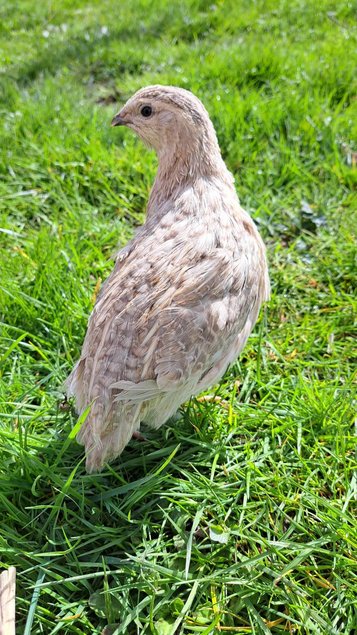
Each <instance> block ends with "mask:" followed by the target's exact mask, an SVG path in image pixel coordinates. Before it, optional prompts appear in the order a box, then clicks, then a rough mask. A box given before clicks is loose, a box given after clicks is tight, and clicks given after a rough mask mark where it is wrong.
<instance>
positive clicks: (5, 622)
mask: <svg viewBox="0 0 357 635" xmlns="http://www.w3.org/2000/svg"><path fill="white" fill-rule="evenodd" d="M15 582H16V569H15V567H10V568H9V569H6V570H5V571H3V572H2V573H0V635H15V591H16V585H15Z"/></svg>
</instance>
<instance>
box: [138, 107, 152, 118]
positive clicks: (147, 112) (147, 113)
mask: <svg viewBox="0 0 357 635" xmlns="http://www.w3.org/2000/svg"><path fill="white" fill-rule="evenodd" d="M140 113H141V114H142V116H143V117H150V115H151V114H152V108H151V106H143V107H142V109H141V110H140Z"/></svg>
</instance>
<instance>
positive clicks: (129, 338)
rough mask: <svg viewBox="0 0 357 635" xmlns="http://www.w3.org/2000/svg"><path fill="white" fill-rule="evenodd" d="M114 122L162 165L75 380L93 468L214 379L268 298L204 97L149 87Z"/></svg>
mask: <svg viewBox="0 0 357 635" xmlns="http://www.w3.org/2000/svg"><path fill="white" fill-rule="evenodd" d="M143 109H144V110H143ZM148 109H149V110H148ZM150 109H151V113H150V114H149V115H148V112H150ZM144 113H145V114H144ZM113 125H126V126H128V127H129V128H132V129H133V130H134V131H135V132H136V133H137V134H138V135H139V136H140V137H141V138H142V139H143V140H144V141H145V142H146V143H148V144H149V145H151V146H152V147H153V148H154V149H155V150H156V152H157V155H158V159H159V167H158V172H157V176H156V180H155V183H154V186H153V189H152V191H151V194H150V198H149V202H148V206H147V218H146V222H145V224H144V225H143V226H142V227H141V228H140V229H139V230H138V232H137V234H136V236H135V238H134V239H133V240H131V241H130V242H129V243H128V245H127V246H126V247H124V249H123V250H121V251H120V252H119V254H118V257H117V260H116V265H115V267H114V270H113V272H112V273H111V275H110V276H109V278H108V279H107V281H106V282H105V284H104V285H103V287H102V289H101V292H100V294H99V297H98V299H97V302H96V305H95V307H94V310H93V312H92V315H91V317H90V319H89V324H88V330H87V334H86V337H85V340H84V344H83V349H82V353H81V357H80V359H79V361H78V363H77V364H76V366H75V368H74V369H73V371H72V373H71V375H70V377H69V378H68V380H67V390H68V394H69V395H73V396H74V397H75V402H76V408H77V410H78V412H79V413H81V412H83V411H84V410H85V409H86V408H87V407H88V405H89V404H92V406H91V410H90V413H89V415H88V417H87V419H86V421H85V423H84V424H83V426H82V429H81V430H80V432H79V434H78V437H77V439H78V441H79V442H80V443H83V444H84V445H85V450H86V455H87V463H86V466H87V470H88V471H89V472H91V471H93V470H100V469H101V468H102V467H103V465H104V463H105V462H106V461H111V460H113V459H114V458H115V457H117V456H118V455H119V454H120V453H121V452H122V450H123V448H124V447H125V445H126V444H127V443H128V441H129V440H130V438H131V436H132V435H133V433H134V432H136V431H138V430H139V428H140V424H141V422H146V423H147V424H148V425H150V426H152V427H154V428H157V427H159V426H161V425H162V424H163V423H165V421H167V419H168V418H169V417H170V416H172V415H173V414H174V413H175V412H176V410H177V408H178V407H179V406H180V405H181V404H182V403H183V402H184V401H186V400H187V399H189V398H190V396H191V395H195V394H197V393H198V392H200V391H201V390H204V389H206V388H208V387H209V386H210V385H212V384H213V383H215V382H217V381H218V380H219V378H220V377H221V376H222V375H223V373H224V372H225V370H226V368H227V366H228V365H229V364H230V363H231V362H232V361H234V359H236V357H237V356H238V355H239V353H240V352H241V350H242V348H243V347H244V345H245V343H246V340H247V338H248V336H249V334H250V332H251V330H252V328H253V326H254V324H255V322H256V319H257V317H258V313H259V308H260V306H261V303H262V302H263V301H264V300H267V299H268V297H269V278H268V272H267V263H266V257H265V248H264V245H263V242H262V240H261V238H260V236H259V234H258V232H257V229H256V227H255V225H254V223H253V221H252V219H251V218H250V216H249V215H248V214H247V213H246V212H245V211H244V210H243V209H242V208H241V206H240V204H239V200H238V197H237V195H236V192H235V189H234V185H233V178H232V175H231V174H230V173H229V171H228V170H227V168H226V166H225V164H224V162H223V160H222V157H221V153H220V150H219V146H218V142H217V137H216V133H215V131H214V128H213V125H212V123H211V121H210V119H209V116H208V114H207V111H206V110H205V108H204V107H203V105H202V104H201V102H200V101H199V100H198V99H197V97H195V96H194V95H192V93H190V92H189V91H186V90H183V89H181V88H175V87H172V86H150V87H148V88H144V89H142V90H140V91H138V92H137V93H136V94H135V95H134V96H133V97H132V98H131V99H130V100H129V101H128V102H127V104H126V105H125V106H124V108H123V109H122V110H121V112H120V113H119V114H118V115H117V116H116V117H115V118H114V119H113Z"/></svg>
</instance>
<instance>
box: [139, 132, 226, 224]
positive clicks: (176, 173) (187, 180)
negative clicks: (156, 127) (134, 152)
mask: <svg viewBox="0 0 357 635" xmlns="http://www.w3.org/2000/svg"><path fill="white" fill-rule="evenodd" d="M157 154H158V159H159V166H158V170H157V174H156V178H155V182H154V185H153V188H152V190H151V193H150V197H149V202H148V207H147V218H150V217H154V216H155V217H159V216H161V213H160V212H161V210H162V211H163V213H165V208H166V204H167V203H170V201H171V200H173V199H175V198H176V195H177V194H178V193H179V192H180V191H182V189H183V188H186V187H189V186H190V185H193V184H194V183H195V181H197V179H198V178H202V177H203V178H207V179H209V178H210V177H211V178H214V177H219V178H221V179H223V180H224V179H226V180H227V184H231V183H232V177H231V175H230V173H229V172H228V170H227V168H226V166H225V163H224V161H223V159H222V157H221V152H220V149H219V146H218V142H217V139H216V137H215V136H214V137H212V138H209V137H206V138H205V137H203V138H201V139H198V140H196V141H194V140H192V139H189V138H187V139H183V138H182V135H181V136H180V137H179V138H177V139H171V142H170V143H167V144H165V150H164V151H158V153H157Z"/></svg>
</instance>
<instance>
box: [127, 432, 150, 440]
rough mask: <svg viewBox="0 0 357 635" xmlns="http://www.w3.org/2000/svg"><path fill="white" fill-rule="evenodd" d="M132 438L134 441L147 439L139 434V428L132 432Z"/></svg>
mask: <svg viewBox="0 0 357 635" xmlns="http://www.w3.org/2000/svg"><path fill="white" fill-rule="evenodd" d="M131 438H132V439H136V441H147V438H146V437H144V435H143V434H141V432H139V430H135V432H133V434H132V436H131Z"/></svg>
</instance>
